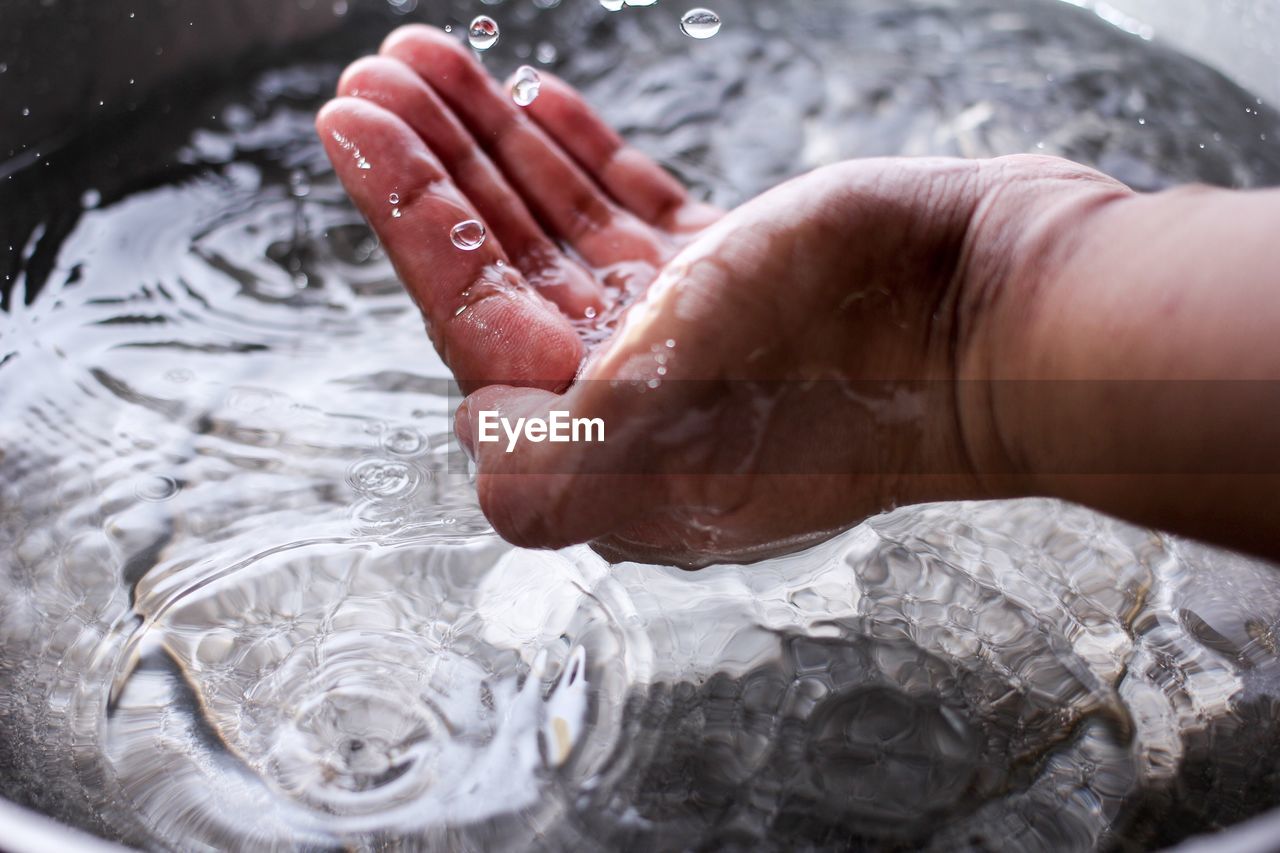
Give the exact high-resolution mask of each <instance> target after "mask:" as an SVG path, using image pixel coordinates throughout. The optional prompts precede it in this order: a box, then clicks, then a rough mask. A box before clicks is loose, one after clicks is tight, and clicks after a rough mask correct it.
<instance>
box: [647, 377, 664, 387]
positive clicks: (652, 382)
mask: <svg viewBox="0 0 1280 853" xmlns="http://www.w3.org/2000/svg"><path fill="white" fill-rule="evenodd" d="M647 384H648V386H649V387H650V388H657V387H658V386H659V385H661V384H662V380H661V379H650V380H649V381H648V383H647Z"/></svg>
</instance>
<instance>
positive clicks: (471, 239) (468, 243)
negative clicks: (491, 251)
mask: <svg viewBox="0 0 1280 853" xmlns="http://www.w3.org/2000/svg"><path fill="white" fill-rule="evenodd" d="M449 239H450V240H452V241H453V245H455V246H457V247H458V248H459V249H462V250H463V251H464V252H473V251H475V250H476V249H479V248H480V247H481V246H483V245H484V225H483V224H482V223H481V222H480V221H479V220H476V219H468V220H466V221H464V222H459V223H458V224H457V225H455V226H453V230H452V231H450V232H449Z"/></svg>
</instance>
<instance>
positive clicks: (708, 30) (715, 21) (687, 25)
mask: <svg viewBox="0 0 1280 853" xmlns="http://www.w3.org/2000/svg"><path fill="white" fill-rule="evenodd" d="M680 29H681V31H683V32H684V34H685V35H687V36H689V37H691V38H696V39H709V38H711V37H712V36H714V35H715V34H716V33H718V32H720V16H719V15H717V14H716V13H715V12H712V11H711V10H710V9H701V8H699V9H690V10H689V11H688V12H685V13H684V15H683V16H682V17H681V18H680Z"/></svg>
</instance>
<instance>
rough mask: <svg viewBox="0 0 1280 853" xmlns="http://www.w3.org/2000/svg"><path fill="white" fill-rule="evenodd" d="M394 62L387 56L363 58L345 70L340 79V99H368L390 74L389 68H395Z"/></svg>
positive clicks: (338, 91)
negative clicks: (369, 94) (371, 92)
mask: <svg viewBox="0 0 1280 853" xmlns="http://www.w3.org/2000/svg"><path fill="white" fill-rule="evenodd" d="M394 62H395V61H394V60H391V59H388V58H387V57H385V56H362V57H360V58H359V59H357V60H356V61H355V62H352V63H351V64H350V65H348V66H347V67H346V68H345V69H343V72H342V76H340V77H339V78H338V85H337V94H338V97H352V98H358V97H367V96H368V93H369V92H370V91H372V90H376V89H377V88H379V84H380V82H381V81H382V79H383V78H384V77H385V75H386V74H387V73H388V72H389V68H388V66H391V67H394Z"/></svg>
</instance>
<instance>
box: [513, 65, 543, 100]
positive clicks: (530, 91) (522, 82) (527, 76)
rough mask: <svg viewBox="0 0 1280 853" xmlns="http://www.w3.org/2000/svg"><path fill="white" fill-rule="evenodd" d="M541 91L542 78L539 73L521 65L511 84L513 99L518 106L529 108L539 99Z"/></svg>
mask: <svg viewBox="0 0 1280 853" xmlns="http://www.w3.org/2000/svg"><path fill="white" fill-rule="evenodd" d="M541 89H542V78H541V77H539V76H538V72H537V71H535V70H534V69H533V68H532V67H530V66H528V65H521V66H520V67H519V68H518V69H517V70H516V76H515V79H514V80H513V81H512V83H511V99H512V100H513V101H515V102H516V105H517V106H521V107H527V106H529V105H530V104H532V103H533V102H534V100H536V99H537V97H538V92H539V90H541Z"/></svg>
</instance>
